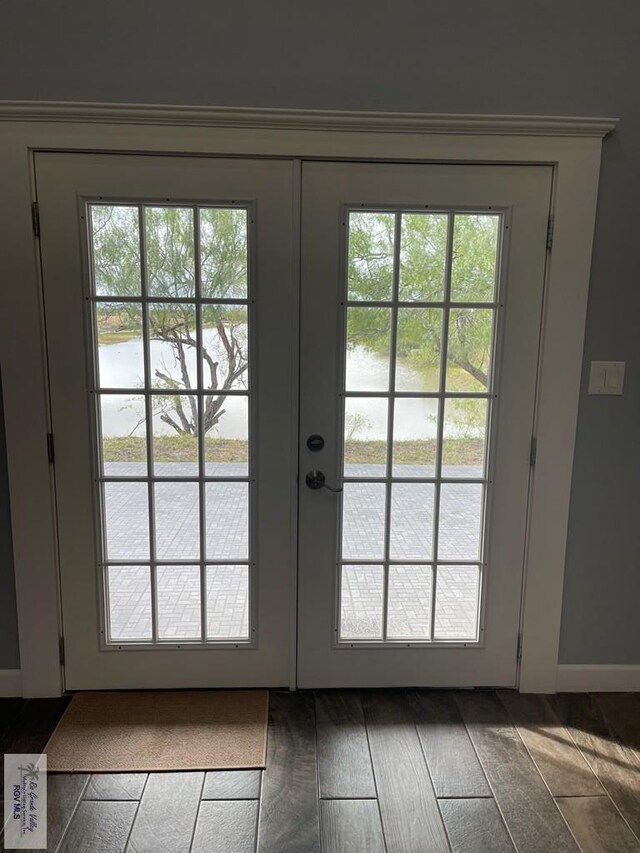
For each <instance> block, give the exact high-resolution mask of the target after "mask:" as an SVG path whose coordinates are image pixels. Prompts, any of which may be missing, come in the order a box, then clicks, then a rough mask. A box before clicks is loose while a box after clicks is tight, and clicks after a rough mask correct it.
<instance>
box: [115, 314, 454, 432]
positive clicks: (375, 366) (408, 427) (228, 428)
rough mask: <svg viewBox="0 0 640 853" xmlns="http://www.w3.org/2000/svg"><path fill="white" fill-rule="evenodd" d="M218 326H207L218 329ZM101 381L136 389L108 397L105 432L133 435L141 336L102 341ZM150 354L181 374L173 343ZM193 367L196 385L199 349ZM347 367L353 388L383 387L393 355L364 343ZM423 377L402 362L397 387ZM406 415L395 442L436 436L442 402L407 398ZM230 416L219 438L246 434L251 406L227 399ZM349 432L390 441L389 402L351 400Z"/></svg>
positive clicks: (157, 365)
mask: <svg viewBox="0 0 640 853" xmlns="http://www.w3.org/2000/svg"><path fill="white" fill-rule="evenodd" d="M214 331H215V330H213V329H212V330H207V329H205V330H204V333H205V337H206V335H207V332H211V333H214ZM98 351H99V365H100V384H101V386H102V387H103V388H131V389H132V391H131V401H129V402H127V400H123V398H122V396H118V397H105V398H103V431H104V434H105V435H113V436H115V435H122V436H124V435H128V434H130V433H131V432H132V431H133V430H135V428H136V426H137V425H138V423H139V420H140V418H139V411H140V407H139V406H138V405H135V404H134V400H135V398H134V395H135V389H136V388H142V387H143V385H144V366H143V365H144V360H143V359H144V353H143V346H142V339H141V338H132V339H130V340H127V341H121V342H117V343H108V344H101V345H100V346H99V347H98ZM150 358H151V364H152V369H154V370H155V369H161V370H163V371H164V372H167V373H169V374H171V375H172V376H178V375H179V370H178V366H177V364H176V361H175V358H174V355H173V350H172V348H171V346H170V345H169V344H168V343H164V342H162V341H151V343H150ZM188 370H189V375H190V376H191V379H192V382H193V384H194V385H195V378H196V359H195V353H194V352H191V353H189V355H188ZM347 371H348V374H349V380H350V387H352V388H357V389H359V390H363V391H366V390H371V389H377V390H380V389H381V388H384V387H385V386H386V384H387V376H388V371H389V362H388V359H385V358H384V357H382V356H380V355H378V354H377V353H374V352H372V351H371V350H369V349H367V348H366V347H363V346H357V347H355V348H353V349H352V350H350V351H349V352H348V353H347ZM417 383H420V384H421V376H420V374H419V372H418V371H416V370H414V369H413V368H412V367H411V366H409V365H407V364H398V383H397V384H398V387H399V388H400V389H401V388H403V387H410V388H414V389H415V388H416V387H420V385H419V384H417ZM403 402H404V405H403V408H402V417H399V418H397V419H396V427H395V437H396V440H399V441H405V440H411V439H416V438H433V437H435V435H436V418H437V412H438V403H437V401H436V400H433V399H426V400H425V399H418V400H411V401H403ZM225 409H226V411H225V414H224V416H223V418H222V419H221V421H220V423H219V424H218V425H217V427H216V435H218V436H219V437H220V438H246V429H247V427H246V424H247V412H246V410H247V406H246V400H245V399H244V398H240V399H237V398H236V399H235V400H231V399H230V398H227V403H226V404H225ZM154 430H155V432H156V434H166V435H173V434H175V433H174V431H173V430H172V429H171V427H169V426H168V425H166V424H161V423H158V424H156V425H155V426H154ZM347 431H348V432H350V434H351V437H352V438H355V439H358V440H360V441H372V440H376V439H385V438H386V436H387V406H386V401H383V400H380V399H379V398H375V397H372V398H367V397H360V398H350V399H349V401H348V406H347Z"/></svg>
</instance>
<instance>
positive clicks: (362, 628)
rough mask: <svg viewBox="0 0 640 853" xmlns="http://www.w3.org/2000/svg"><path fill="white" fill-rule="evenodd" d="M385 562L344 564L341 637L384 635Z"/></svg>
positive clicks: (372, 637)
mask: <svg viewBox="0 0 640 853" xmlns="http://www.w3.org/2000/svg"><path fill="white" fill-rule="evenodd" d="M383 590H384V568H383V567H382V566H350V565H345V566H343V567H342V584H341V591H340V639H341V640H381V639H382V619H383V615H382V597H383Z"/></svg>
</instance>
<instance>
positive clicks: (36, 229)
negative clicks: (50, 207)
mask: <svg viewBox="0 0 640 853" xmlns="http://www.w3.org/2000/svg"><path fill="white" fill-rule="evenodd" d="M31 222H32V223H33V236H34V237H39V236H40V207H39V206H38V202H37V201H34V202H33V203H32V204H31Z"/></svg>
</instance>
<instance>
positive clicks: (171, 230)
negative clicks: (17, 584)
mask: <svg viewBox="0 0 640 853" xmlns="http://www.w3.org/2000/svg"><path fill="white" fill-rule="evenodd" d="M36 181H37V193H38V200H39V205H40V221H41V234H42V237H41V253H42V268H43V281H44V298H45V317H46V329H47V346H48V360H49V378H50V389H51V418H52V425H53V427H52V428H53V434H54V441H55V471H56V498H57V512H58V539H59V555H60V576H61V600H62V619H63V632H64V641H65V655H66V662H65V674H66V687H67V688H68V689H89V688H132V687H180V686H189V687H205V686H247V685H255V686H260V685H264V686H270V685H283V684H287V683H288V682H289V677H290V655H291V654H292V649H291V647H290V642H289V637H290V588H291V577H292V563H293V554H294V551H293V548H292V535H293V534H292V529H293V522H292V519H293V518H294V517H295V516H294V502H295V465H296V460H295V418H294V413H295V401H294V399H293V395H292V388H293V381H294V377H295V357H294V355H295V353H296V352H297V333H296V324H297V293H296V290H295V288H294V279H293V264H292V257H293V256H294V246H293V245H292V235H293V222H292V217H293V204H292V200H293V168H292V164H291V163H289V162H278V161H251V160H233V159H224V160H223V159H220V160H217V159H204V158H202V159H198V158H168V157H151V156H118V155H115V156H113V155H76V154H53V153H51V154H47V153H43V154H38V155H36Z"/></svg>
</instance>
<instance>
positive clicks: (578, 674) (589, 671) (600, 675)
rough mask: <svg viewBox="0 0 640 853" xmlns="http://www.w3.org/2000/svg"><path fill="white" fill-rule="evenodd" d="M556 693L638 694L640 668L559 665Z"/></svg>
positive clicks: (611, 665)
mask: <svg viewBox="0 0 640 853" xmlns="http://www.w3.org/2000/svg"><path fill="white" fill-rule="evenodd" d="M557 691H558V693H589V692H598V691H600V692H602V693H607V692H612V693H625V692H638V691H640V666H625V665H624V664H621V665H616V664H610V665H604V664H603V665H601V666H593V665H591V664H560V665H559V666H558V683H557Z"/></svg>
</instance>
